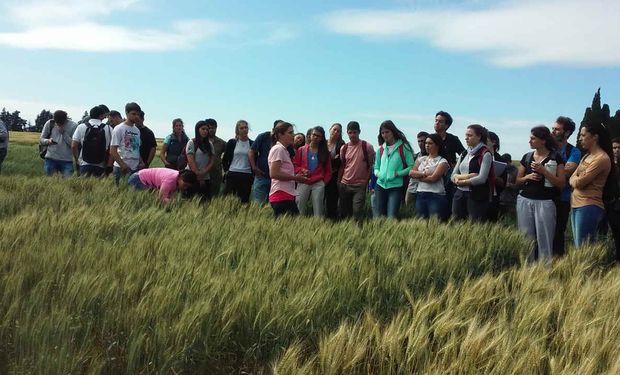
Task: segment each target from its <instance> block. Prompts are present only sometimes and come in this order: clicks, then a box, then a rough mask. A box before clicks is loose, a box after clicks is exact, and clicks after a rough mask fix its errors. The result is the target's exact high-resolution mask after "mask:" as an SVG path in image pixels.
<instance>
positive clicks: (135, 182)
mask: <svg viewBox="0 0 620 375" xmlns="http://www.w3.org/2000/svg"><path fill="white" fill-rule="evenodd" d="M127 185H129V186H133V187H134V188H136V189H138V190H146V189H147V186H146V185H144V184H143V183H142V181H140V175H139V174H138V172H135V173H132V174H131V176H129V179H127Z"/></svg>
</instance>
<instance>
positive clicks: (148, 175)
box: [127, 168, 198, 205]
mask: <svg viewBox="0 0 620 375" xmlns="http://www.w3.org/2000/svg"><path fill="white" fill-rule="evenodd" d="M127 183H128V184H129V185H130V186H133V187H134V188H136V189H138V190H146V189H157V190H159V199H160V200H161V201H162V202H163V203H164V204H166V205H167V204H169V203H170V199H171V196H172V193H174V192H175V191H177V190H178V191H180V192H181V194H183V195H184V196H189V195H191V194H193V193H194V192H195V191H196V190H197V189H198V177H197V176H196V173H194V172H192V171H190V170H188V169H185V170H182V171H180V172H179V171H175V170H172V169H169V168H150V169H142V170H139V171H138V172H135V173H133V174H132V175H131V176H129V180H128V181H127Z"/></svg>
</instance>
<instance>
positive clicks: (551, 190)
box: [519, 151, 564, 200]
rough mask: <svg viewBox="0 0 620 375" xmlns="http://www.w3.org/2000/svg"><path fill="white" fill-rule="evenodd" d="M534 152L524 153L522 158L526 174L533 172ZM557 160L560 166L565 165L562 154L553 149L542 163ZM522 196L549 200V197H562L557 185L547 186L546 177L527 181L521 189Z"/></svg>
mask: <svg viewBox="0 0 620 375" xmlns="http://www.w3.org/2000/svg"><path fill="white" fill-rule="evenodd" d="M533 160H534V159H533V155H532V152H528V153H527V154H525V155H523V157H522V158H521V165H522V166H523V167H524V168H525V174H526V175H528V174H530V173H532V167H531V165H530V163H531V162H532V161H533ZM551 160H555V162H556V163H557V164H558V168H559V167H560V166H564V159H563V158H562V155H560V153H558V152H556V151H552V152H550V153H549V155H548V156H547V157H546V158H545V160H543V161H542V163H541V164H542V165H546V164H547V163H548V162H549V161H551ZM519 194H520V195H521V196H523V197H525V198H529V199H536V200H547V199H559V198H560V189H558V188H556V187H546V186H545V179H544V178H543V179H541V180H540V181H529V180H528V181H526V182H525V184H524V185H523V188H522V189H521V193H519Z"/></svg>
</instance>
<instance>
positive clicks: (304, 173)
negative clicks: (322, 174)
mask: <svg viewBox="0 0 620 375" xmlns="http://www.w3.org/2000/svg"><path fill="white" fill-rule="evenodd" d="M299 174H301V175H303V176H305V177H309V176H310V171H309V170H307V169H302V170H301V171H299Z"/></svg>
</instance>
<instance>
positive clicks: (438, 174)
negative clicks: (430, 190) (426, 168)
mask: <svg viewBox="0 0 620 375" xmlns="http://www.w3.org/2000/svg"><path fill="white" fill-rule="evenodd" d="M449 167H450V164H448V163H441V164H439V165H438V166H437V168H435V172H433V174H432V175H430V176H426V177H423V178H421V179H420V181H422V182H426V183H430V184H432V183H434V182H437V181H439V180H440V179H441V178H442V176H443V175H444V174H445V173H446V171H447V170H448V168H449Z"/></svg>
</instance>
